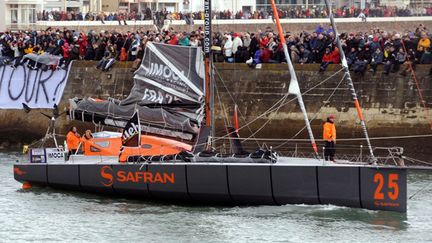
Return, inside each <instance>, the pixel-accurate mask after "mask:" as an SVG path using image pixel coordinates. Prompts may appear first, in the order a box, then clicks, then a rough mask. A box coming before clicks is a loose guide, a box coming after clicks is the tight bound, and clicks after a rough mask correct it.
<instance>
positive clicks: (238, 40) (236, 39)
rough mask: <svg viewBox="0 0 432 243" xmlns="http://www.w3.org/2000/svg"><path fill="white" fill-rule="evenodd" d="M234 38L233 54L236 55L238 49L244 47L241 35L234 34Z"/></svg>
mask: <svg viewBox="0 0 432 243" xmlns="http://www.w3.org/2000/svg"><path fill="white" fill-rule="evenodd" d="M233 37H234V40H233V47H232V53H233V54H234V55H235V54H236V52H237V50H238V48H239V47H242V46H243V41H242V39H241V38H240V35H239V34H237V33H234V34H233Z"/></svg>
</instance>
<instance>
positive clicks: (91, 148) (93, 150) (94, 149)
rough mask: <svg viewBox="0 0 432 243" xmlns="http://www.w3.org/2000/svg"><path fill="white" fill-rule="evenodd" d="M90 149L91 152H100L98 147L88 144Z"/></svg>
mask: <svg viewBox="0 0 432 243" xmlns="http://www.w3.org/2000/svg"><path fill="white" fill-rule="evenodd" d="M90 151H91V152H100V149H98V148H96V147H93V146H90Z"/></svg>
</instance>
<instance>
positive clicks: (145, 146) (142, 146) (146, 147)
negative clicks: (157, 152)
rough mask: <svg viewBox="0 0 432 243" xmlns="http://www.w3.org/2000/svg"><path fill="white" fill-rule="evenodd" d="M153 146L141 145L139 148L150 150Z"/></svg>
mask: <svg viewBox="0 0 432 243" xmlns="http://www.w3.org/2000/svg"><path fill="white" fill-rule="evenodd" d="M152 147H153V146H151V144H143V145H141V148H143V149H151V148H152Z"/></svg>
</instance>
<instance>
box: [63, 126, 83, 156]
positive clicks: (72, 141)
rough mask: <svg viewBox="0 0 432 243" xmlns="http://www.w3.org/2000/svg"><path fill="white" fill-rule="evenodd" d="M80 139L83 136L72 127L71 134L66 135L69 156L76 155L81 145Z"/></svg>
mask: <svg viewBox="0 0 432 243" xmlns="http://www.w3.org/2000/svg"><path fill="white" fill-rule="evenodd" d="M80 137H81V136H80V135H79V134H78V132H77V128H76V127H71V129H69V132H68V134H67V135H66V143H67V146H68V149H69V155H71V154H75V153H76V151H77V149H78V146H79V144H80Z"/></svg>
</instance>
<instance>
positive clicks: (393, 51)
mask: <svg viewBox="0 0 432 243" xmlns="http://www.w3.org/2000/svg"><path fill="white" fill-rule="evenodd" d="M203 38H204V32H203V30H202V28H201V27H200V28H198V29H197V30H195V31H192V32H189V33H187V32H180V33H178V32H176V31H174V30H173V29H169V30H165V31H160V32H157V31H142V30H137V31H135V32H131V31H127V32H124V33H120V32H109V31H102V32H100V33H97V32H95V31H90V32H88V33H82V32H77V31H73V30H68V29H66V28H65V29H52V28H48V29H46V30H42V31H17V32H4V33H1V34H0V65H4V64H7V65H12V66H14V67H16V66H17V65H21V64H25V65H28V66H29V67H31V68H39V67H40V66H41V63H38V61H34V59H29V58H25V55H30V54H32V55H47V54H49V55H52V56H58V57H60V61H59V63H57V65H52V66H53V68H54V66H57V67H65V66H67V65H68V64H69V63H70V61H71V60H96V61H99V65H98V68H100V69H102V70H106V69H107V68H109V67H110V66H111V65H112V64H113V63H114V62H123V61H134V66H135V67H137V66H138V65H139V63H140V60H141V59H142V57H143V55H144V48H145V45H146V43H147V42H149V41H152V42H159V43H166V44H170V45H182V46H202V45H203V43H202V42H203ZM285 39H286V42H287V43H286V44H287V46H288V48H289V55H290V58H291V60H292V61H293V62H294V63H297V64H305V65H306V64H309V63H319V64H320V71H323V70H325V69H326V67H327V66H328V65H329V64H332V63H339V62H340V58H339V54H340V51H343V52H345V54H346V56H347V59H348V64H349V66H350V68H351V69H352V70H353V71H354V72H356V73H360V74H363V73H364V72H365V71H367V70H370V71H371V72H373V73H375V72H376V70H377V67H378V66H379V65H382V66H383V67H384V72H385V73H386V74H388V73H390V72H398V71H400V73H401V74H402V75H405V74H406V71H407V70H406V69H405V66H406V65H404V66H403V67H404V68H402V69H401V64H404V63H407V62H409V63H410V64H412V66H415V65H416V64H432V53H431V36H430V32H429V31H428V29H427V28H426V27H425V26H423V25H422V24H420V25H418V26H417V28H414V29H413V30H411V31H405V32H403V33H395V32H387V31H385V30H380V29H377V28H375V29H371V30H370V31H368V32H350V33H341V34H340V39H341V42H342V46H343V50H339V49H338V48H337V47H336V44H335V33H334V31H333V30H332V29H331V28H330V27H326V26H323V25H319V26H317V28H316V30H315V31H313V32H312V33H307V32H301V33H290V32H287V33H285ZM212 50H213V53H214V60H215V61H216V62H237V63H248V64H249V65H251V66H252V67H253V66H256V65H258V64H261V63H282V62H286V60H285V56H284V53H283V50H282V45H281V43H280V42H279V38H278V36H277V34H276V33H275V32H274V31H273V29H272V28H270V27H268V28H267V29H266V30H263V31H261V32H259V33H247V32H242V33H229V32H226V33H220V32H217V33H214V35H213V46H212ZM23 57H24V58H23Z"/></svg>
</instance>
